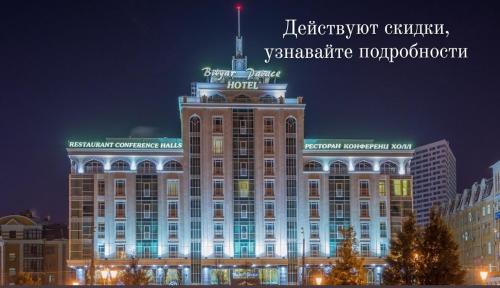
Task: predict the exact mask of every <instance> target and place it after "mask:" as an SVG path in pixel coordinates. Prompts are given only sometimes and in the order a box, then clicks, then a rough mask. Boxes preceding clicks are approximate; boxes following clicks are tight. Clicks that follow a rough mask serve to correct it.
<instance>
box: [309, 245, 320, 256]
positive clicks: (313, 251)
mask: <svg viewBox="0 0 500 288" xmlns="http://www.w3.org/2000/svg"><path fill="white" fill-rule="evenodd" d="M309 248H310V251H311V257H318V256H319V244H318V243H311V245H310V246H309Z"/></svg>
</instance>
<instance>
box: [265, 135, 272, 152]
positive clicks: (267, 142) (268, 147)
mask: <svg viewBox="0 0 500 288" xmlns="http://www.w3.org/2000/svg"><path fill="white" fill-rule="evenodd" d="M273 153H274V140H273V138H264V154H273Z"/></svg>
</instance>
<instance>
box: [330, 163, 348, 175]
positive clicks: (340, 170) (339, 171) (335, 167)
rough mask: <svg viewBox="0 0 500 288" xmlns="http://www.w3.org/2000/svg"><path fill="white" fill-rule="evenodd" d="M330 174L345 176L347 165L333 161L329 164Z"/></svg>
mask: <svg viewBox="0 0 500 288" xmlns="http://www.w3.org/2000/svg"><path fill="white" fill-rule="evenodd" d="M330 173H332V174H335V175H345V174H347V173H348V169H347V165H346V164H345V163H344V162H342V161H335V162H333V163H332V164H330Z"/></svg>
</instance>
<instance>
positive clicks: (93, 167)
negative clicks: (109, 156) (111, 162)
mask: <svg viewBox="0 0 500 288" xmlns="http://www.w3.org/2000/svg"><path fill="white" fill-rule="evenodd" d="M84 171H85V173H87V174H96V173H104V166H103V165H102V163H101V162H99V161H96V160H91V161H89V162H87V163H85V166H84Z"/></svg>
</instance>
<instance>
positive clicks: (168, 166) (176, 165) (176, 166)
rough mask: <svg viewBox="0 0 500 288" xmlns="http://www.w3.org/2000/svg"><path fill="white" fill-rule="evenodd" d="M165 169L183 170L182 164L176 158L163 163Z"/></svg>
mask: <svg viewBox="0 0 500 288" xmlns="http://www.w3.org/2000/svg"><path fill="white" fill-rule="evenodd" d="M163 171H182V165H181V163H179V162H177V161H175V160H170V161H168V162H167V163H165V165H163Z"/></svg>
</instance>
